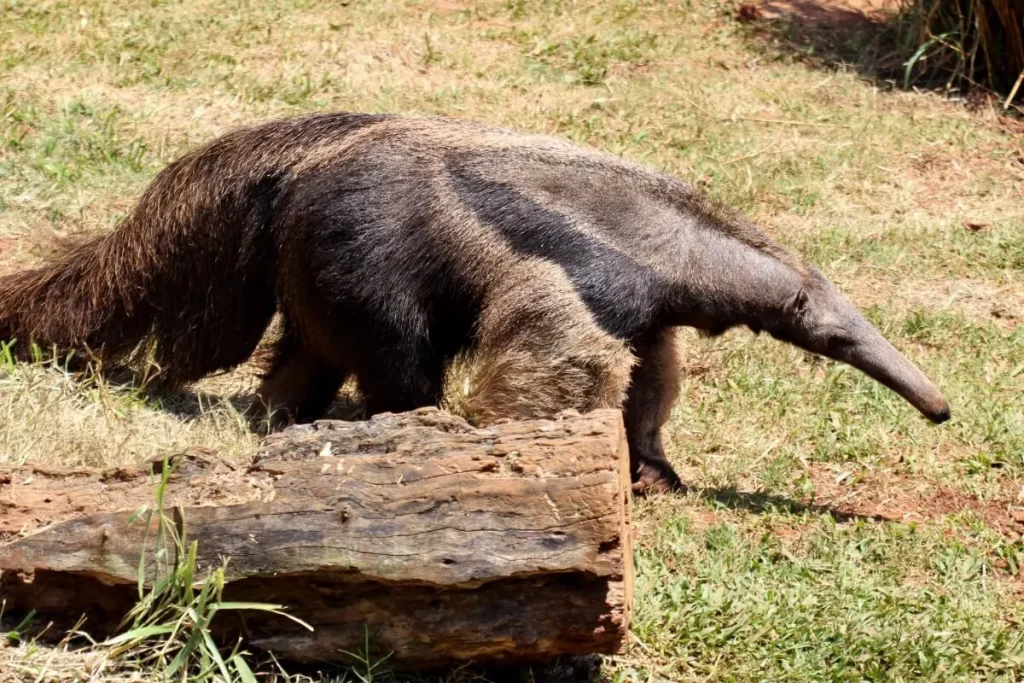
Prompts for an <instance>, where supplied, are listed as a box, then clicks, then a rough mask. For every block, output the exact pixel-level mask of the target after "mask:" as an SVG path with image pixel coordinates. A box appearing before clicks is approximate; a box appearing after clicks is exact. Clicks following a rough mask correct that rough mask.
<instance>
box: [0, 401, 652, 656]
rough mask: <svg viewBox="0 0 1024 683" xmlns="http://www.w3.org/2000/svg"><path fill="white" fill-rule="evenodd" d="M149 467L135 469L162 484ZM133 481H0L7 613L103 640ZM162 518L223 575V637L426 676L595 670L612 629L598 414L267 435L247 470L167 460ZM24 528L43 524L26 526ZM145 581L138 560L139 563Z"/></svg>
mask: <svg viewBox="0 0 1024 683" xmlns="http://www.w3.org/2000/svg"><path fill="white" fill-rule="evenodd" d="M159 466H160V465H159V463H154V464H152V467H157V468H159ZM152 467H151V466H150V465H147V466H143V467H139V468H135V469H132V468H122V469H117V470H112V471H107V472H91V471H86V470H77V471H70V472H68V471H66V472H54V471H45V470H41V469H32V468H20V469H12V470H8V471H6V472H0V512H2V514H0V539H3V538H4V536H6V538H8V539H12V540H7V541H6V542H4V543H3V545H0V599H2V600H3V601H4V602H5V603H6V610H7V612H8V614H9V615H10V614H17V613H23V612H26V611H28V610H31V609H34V610H36V611H37V612H38V614H39V615H40V617H39V618H40V619H55V620H58V621H64V622H67V621H68V620H70V621H75V620H76V619H77V618H78V616H79V615H81V614H84V615H85V616H86V619H87V621H86V622H85V623H86V626H85V629H86V630H87V631H89V632H91V633H93V634H94V635H107V634H110V633H112V632H113V631H114V629H115V628H116V627H117V624H118V621H119V620H120V619H121V617H122V616H123V615H124V614H125V612H126V611H127V610H128V609H129V608H130V607H131V605H132V604H133V602H134V600H135V599H136V598H137V588H136V582H137V580H138V567H139V559H140V554H141V553H142V552H143V547H144V539H146V537H147V534H148V535H149V540H148V545H147V546H146V547H147V548H148V549H149V552H150V554H151V553H152V546H153V542H152V535H153V532H154V529H155V527H154V525H155V521H154V523H153V524H151V525H150V527H149V528H148V529H147V528H146V525H145V524H143V523H135V524H129V521H130V517H131V515H132V513H133V511H136V510H137V509H138V508H139V507H140V506H142V505H145V504H151V503H152V502H153V495H154V486H153V474H152V472H151V469H152ZM165 510H166V511H167V512H168V514H169V515H170V516H171V517H172V518H173V519H174V520H175V521H176V523H177V524H180V525H181V526H182V528H183V529H185V530H187V535H188V538H189V539H190V540H195V541H198V548H199V562H198V564H199V565H200V566H201V567H213V566H219V565H220V563H221V561H222V558H229V562H228V564H227V579H228V583H227V586H226V588H225V592H224V599H225V600H239V601H258V602H269V603H279V604H283V605H286V607H287V611H288V613H289V614H292V615H294V616H296V617H299V618H301V619H303V620H304V621H306V622H308V623H309V624H310V625H312V626H313V629H314V630H313V631H312V632H309V631H306V630H304V629H302V628H301V627H299V626H297V625H296V624H294V623H293V622H291V621H290V620H287V619H285V618H283V617H279V616H274V615H271V614H266V613H262V612H250V613H245V614H244V623H242V622H241V621H236V620H235V619H237V617H232V616H229V614H228V613H223V614H220V615H218V617H217V620H216V621H215V626H216V627H217V633H218V635H219V636H220V637H223V638H235V637H238V636H239V635H240V634H243V635H244V637H245V639H246V642H247V644H248V645H249V646H250V647H254V648H258V649H266V650H271V651H273V652H274V653H275V654H276V655H277V656H279V657H284V658H289V659H295V660H307V661H312V660H320V661H323V660H335V661H337V660H339V659H343V656H342V655H341V654H340V653H342V652H345V651H348V652H359V651H361V650H362V648H363V643H364V640H365V638H366V636H367V634H369V635H370V637H371V639H372V641H373V643H374V644H375V647H376V648H377V649H378V650H379V651H380V652H381V653H383V654H388V653H391V658H390V659H389V660H388V661H389V664H392V665H394V666H395V667H397V668H417V669H432V668H436V667H444V666H452V665H456V664H459V663H463V662H466V661H470V660H472V661H476V662H478V663H481V664H511V663H527V662H535V661H545V660H550V659H552V658H554V657H557V656H560V655H576V654H586V653H612V652H616V651H618V650H619V649H620V646H621V645H622V643H623V639H624V635H625V633H626V631H627V629H628V626H629V620H630V604H631V597H632V573H633V565H632V561H633V558H632V552H631V544H630V529H629V473H628V455H627V452H626V446H625V438H624V433H623V427H622V422H621V417H620V415H619V413H618V412H615V411H597V412H594V413H590V414H587V415H582V416H580V415H563V416H560V417H559V418H557V419H554V420H538V421H531V422H506V423H503V424H499V425H496V426H493V427H491V428H489V429H475V428H473V427H471V426H469V425H468V424H467V423H466V422H464V421H463V420H461V419H460V418H457V417H454V416H452V415H449V414H446V413H443V412H440V411H437V410H434V409H424V410H420V411H416V412H412V413H402V414H386V415H380V416H377V417H375V418H373V419H371V420H369V421H366V422H339V421H323V422H318V423H315V424H313V425H303V426H297V427H292V428H290V429H287V430H285V431H283V432H281V433H278V434H276V435H273V436H271V437H269V438H268V439H267V440H266V441H265V442H264V445H263V446H262V447H261V449H260V451H259V452H258V453H257V454H256V455H255V456H254V457H253V458H252V460H251V462H243V463H237V462H235V463H231V462H226V461H223V460H220V459H218V458H217V457H215V455H212V454H209V453H203V452H199V451H193V452H190V453H188V454H185V455H183V456H180V457H178V458H177V460H176V462H175V464H174V470H173V474H172V475H171V477H170V480H169V483H168V487H167V493H166V504H165ZM41 525H47V526H45V527H42V528H40V527H41ZM147 563H148V566H150V567H152V566H153V564H152V563H153V558H152V556H150V557H148V558H147Z"/></svg>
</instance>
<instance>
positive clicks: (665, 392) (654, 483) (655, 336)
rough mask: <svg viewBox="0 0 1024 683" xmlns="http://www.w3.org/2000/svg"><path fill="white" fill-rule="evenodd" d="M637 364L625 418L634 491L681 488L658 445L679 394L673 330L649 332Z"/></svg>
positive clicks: (640, 344) (641, 343)
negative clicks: (662, 429) (662, 430)
mask: <svg viewBox="0 0 1024 683" xmlns="http://www.w3.org/2000/svg"><path fill="white" fill-rule="evenodd" d="M636 354H637V356H638V357H639V362H638V363H637V365H636V367H635V368H634V369H633V377H632V381H631V382H630V386H629V395H628V398H627V399H626V408H625V411H624V416H623V417H624V419H625V422H626V439H627V441H628V442H629V465H630V470H631V471H632V473H633V481H634V482H635V483H634V484H633V490H634V491H637V492H641V491H644V490H647V489H656V490H662V491H664V490H671V489H677V488H679V487H681V482H680V481H679V476H678V475H677V474H676V473H675V470H673V469H672V465H670V464H669V462H668V459H667V458H666V457H665V450H664V448H663V447H662V443H661V427H662V425H664V424H665V422H666V421H667V420H668V417H669V413H670V412H671V411H672V404H673V403H675V400H676V398H677V397H678V395H679V361H678V358H677V354H676V338H675V331H674V330H672V329H662V330H657V331H654V332H651V333H650V334H649V335H648V336H647V337H645V338H643V339H641V340H639V341H638V342H637V343H636Z"/></svg>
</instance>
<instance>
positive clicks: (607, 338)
mask: <svg viewBox="0 0 1024 683" xmlns="http://www.w3.org/2000/svg"><path fill="white" fill-rule="evenodd" d="M476 347H477V348H476V351H477V357H478V362H477V364H476V365H477V367H478V371H477V373H476V376H475V378H474V380H473V389H472V391H471V393H470V395H469V397H468V400H467V401H466V404H467V410H468V412H469V415H470V418H471V419H472V420H474V421H475V422H477V423H478V424H486V423H487V422H493V421H495V420H498V419H502V418H512V419H527V418H539V417H551V416H554V415H555V414H557V413H558V412H560V411H563V410H566V409H575V410H578V411H580V412H586V411H589V410H594V409H596V408H621V407H622V403H623V401H624V400H625V397H626V389H627V387H628V386H629V375H630V371H631V369H632V367H633V363H634V362H635V358H634V357H633V354H632V353H631V352H630V350H629V348H628V346H627V345H626V344H625V343H624V342H622V341H621V340H619V339H616V338H615V337H614V336H612V335H610V334H608V333H607V332H606V331H604V330H603V329H601V327H600V326H599V325H598V324H597V323H596V322H595V320H594V317H593V316H592V315H591V313H590V311H589V309H588V308H587V306H586V304H584V303H583V301H582V300H581V299H580V297H579V294H578V293H577V291H576V289H575V288H574V287H573V285H572V283H571V282H570V281H569V280H568V278H567V277H566V275H565V272H564V271H562V269H561V268H559V267H558V266H556V265H554V264H551V263H548V262H546V261H540V260H537V261H525V262H521V263H519V264H516V265H515V266H513V267H512V268H510V270H509V272H508V273H507V274H506V275H505V276H504V277H503V278H501V280H500V281H499V282H497V283H496V284H495V285H494V286H493V288H492V289H491V291H490V292H489V293H488V296H487V298H486V300H485V302H484V306H483V310H482V312H481V317H480V321H479V329H478V335H477V343H476Z"/></svg>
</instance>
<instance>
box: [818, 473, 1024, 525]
mask: <svg viewBox="0 0 1024 683" xmlns="http://www.w3.org/2000/svg"><path fill="white" fill-rule="evenodd" d="M844 474H845V473H844V472H840V471H837V470H835V469H833V468H829V467H827V466H823V465H820V464H817V463H815V464H812V465H811V480H812V481H813V482H814V485H815V489H816V494H815V497H814V499H813V500H812V501H808V503H809V504H813V505H815V506H823V507H827V508H829V509H830V510H833V511H834V512H835V513H837V514H840V515H850V516H858V517H870V518H874V519H883V520H889V521H894V522H914V521H922V522H923V521H938V520H941V519H942V518H944V517H946V516H947V515H952V514H956V513H958V512H964V511H970V512H972V513H974V514H976V515H977V516H978V517H979V518H980V519H981V520H982V521H984V523H985V524H986V525H987V526H988V527H989V528H991V529H994V530H997V531H999V532H1000V533H1002V534H1003V535H1005V536H1011V537H1014V538H1016V537H1019V536H1020V535H1021V534H1024V501H1022V500H1018V501H1011V500H979V499H978V498H976V497H973V496H969V495H966V494H963V493H958V492H956V491H953V490H950V489H948V488H946V487H944V486H941V485H936V484H934V483H933V482H929V481H927V480H923V479H920V478H915V477H909V476H906V475H900V474H895V473H892V472H887V473H885V474H884V475H871V474H864V473H850V474H849V476H843V475H844ZM851 480H852V481H853V483H847V482H849V481H851Z"/></svg>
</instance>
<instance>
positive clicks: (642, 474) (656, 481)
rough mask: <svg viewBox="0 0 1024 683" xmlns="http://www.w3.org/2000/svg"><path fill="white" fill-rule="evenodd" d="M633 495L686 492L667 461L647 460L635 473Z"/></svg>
mask: <svg viewBox="0 0 1024 683" xmlns="http://www.w3.org/2000/svg"><path fill="white" fill-rule="evenodd" d="M633 476H634V481H633V493H635V494H636V495H647V494H649V493H670V492H677V491H682V490H684V488H685V487H684V486H683V482H682V480H681V479H680V478H679V475H678V474H676V471H675V470H674V469H672V465H670V464H668V461H666V460H645V461H643V462H641V463H640V467H639V468H637V471H636V472H635V473H634V475H633Z"/></svg>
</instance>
